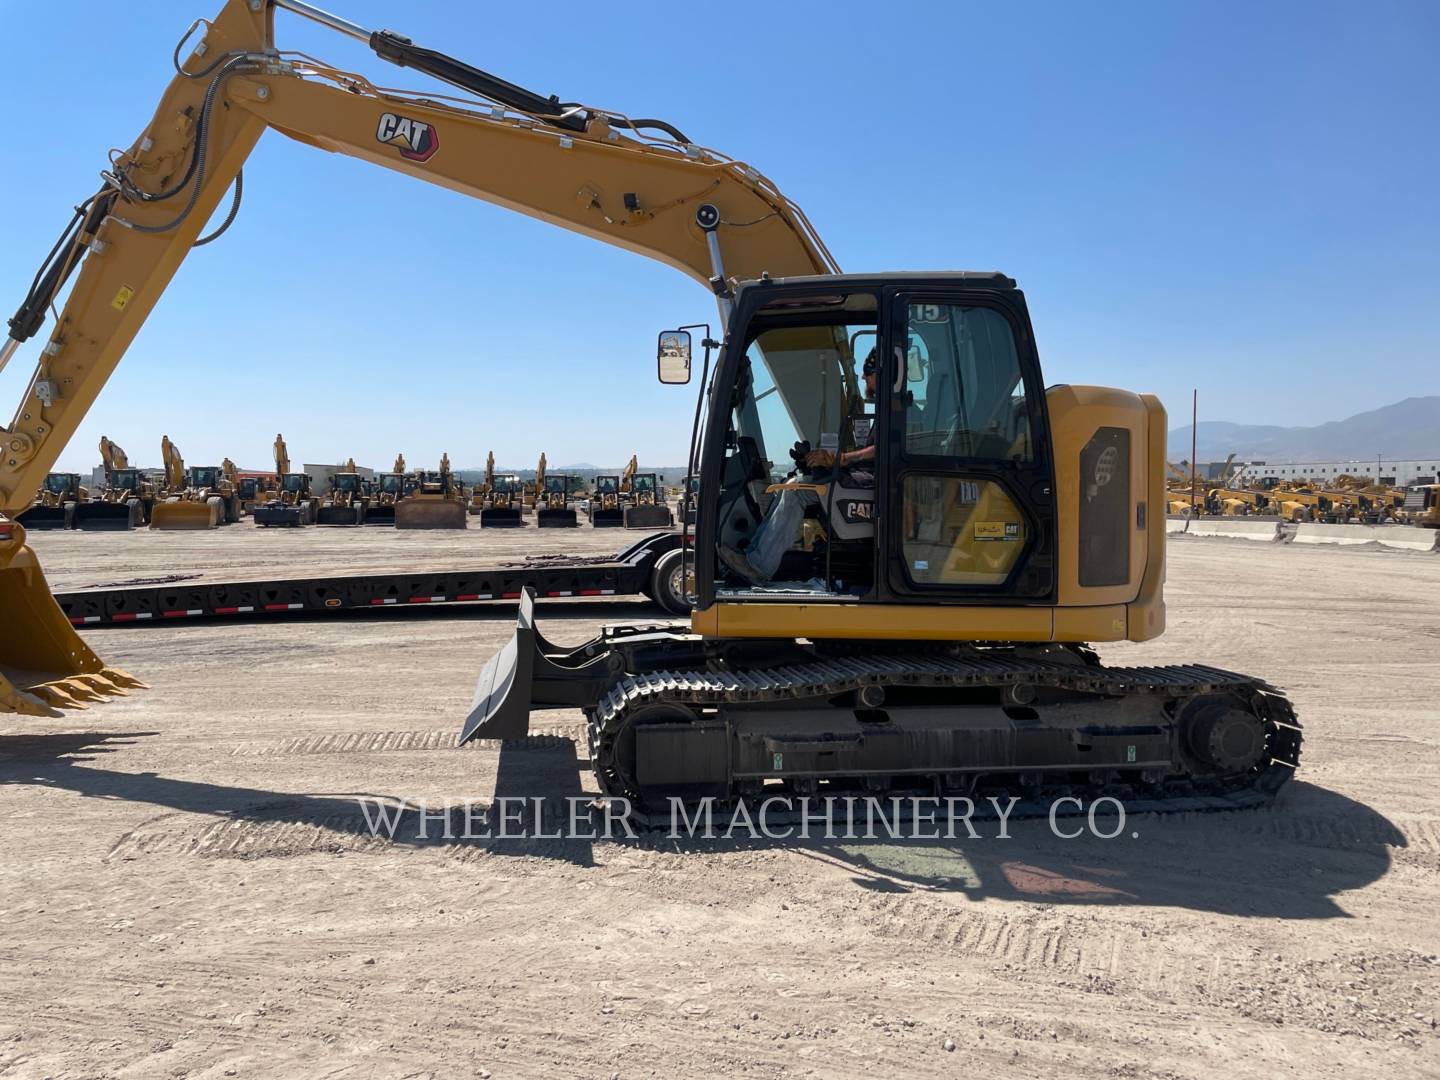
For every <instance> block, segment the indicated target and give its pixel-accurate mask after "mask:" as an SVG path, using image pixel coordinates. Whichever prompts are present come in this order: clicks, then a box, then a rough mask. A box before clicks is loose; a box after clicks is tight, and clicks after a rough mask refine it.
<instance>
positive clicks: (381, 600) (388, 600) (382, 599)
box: [370, 596, 400, 604]
mask: <svg viewBox="0 0 1440 1080" xmlns="http://www.w3.org/2000/svg"><path fill="white" fill-rule="evenodd" d="M399 602H400V601H398V600H396V599H395V597H393V596H377V597H376V598H375V599H373V600H371V601H370V603H371V604H398V603H399Z"/></svg>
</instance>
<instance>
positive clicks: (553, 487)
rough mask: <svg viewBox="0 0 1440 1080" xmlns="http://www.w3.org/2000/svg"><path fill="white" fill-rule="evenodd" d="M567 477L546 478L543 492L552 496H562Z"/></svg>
mask: <svg viewBox="0 0 1440 1080" xmlns="http://www.w3.org/2000/svg"><path fill="white" fill-rule="evenodd" d="M567 479H569V477H565V476H547V477H546V478H545V490H546V491H548V492H551V493H552V494H557V495H563V494H564V493H565V481H566V480H567Z"/></svg>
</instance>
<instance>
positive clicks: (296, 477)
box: [284, 473, 305, 494]
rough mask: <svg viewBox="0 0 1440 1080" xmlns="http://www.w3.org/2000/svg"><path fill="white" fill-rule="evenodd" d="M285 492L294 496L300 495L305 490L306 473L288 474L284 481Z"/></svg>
mask: <svg viewBox="0 0 1440 1080" xmlns="http://www.w3.org/2000/svg"><path fill="white" fill-rule="evenodd" d="M284 485H285V490H286V491H288V492H291V493H292V494H299V493H300V492H301V491H303V490H304V488H305V474H304V473H286V474H285V480H284Z"/></svg>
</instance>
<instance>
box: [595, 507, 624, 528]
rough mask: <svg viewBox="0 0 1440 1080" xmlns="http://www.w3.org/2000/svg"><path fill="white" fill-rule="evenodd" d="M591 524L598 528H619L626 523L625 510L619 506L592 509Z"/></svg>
mask: <svg viewBox="0 0 1440 1080" xmlns="http://www.w3.org/2000/svg"><path fill="white" fill-rule="evenodd" d="M590 524H591V526H592V527H594V528H596V529H618V528H620V526H622V525H624V524H625V511H624V509H622V508H621V507H619V506H608V507H606V508H605V509H603V510H601V509H595V510H591V511H590Z"/></svg>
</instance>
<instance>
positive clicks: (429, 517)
mask: <svg viewBox="0 0 1440 1080" xmlns="http://www.w3.org/2000/svg"><path fill="white" fill-rule="evenodd" d="M466 517H467V515H466V513H465V504H464V503H459V502H452V501H450V500H449V499H401V500H400V501H399V502H398V503H396V504H395V527H396V528H397V529H463V528H465V522H466Z"/></svg>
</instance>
